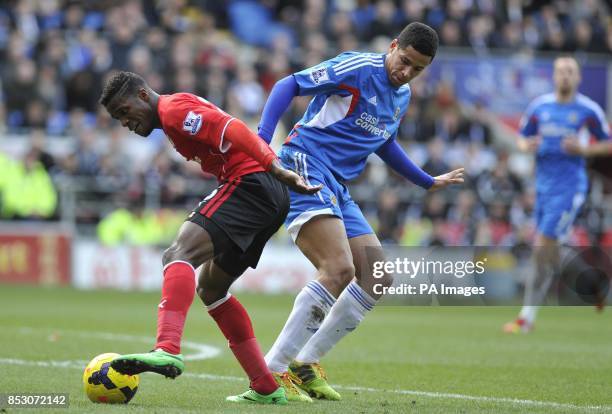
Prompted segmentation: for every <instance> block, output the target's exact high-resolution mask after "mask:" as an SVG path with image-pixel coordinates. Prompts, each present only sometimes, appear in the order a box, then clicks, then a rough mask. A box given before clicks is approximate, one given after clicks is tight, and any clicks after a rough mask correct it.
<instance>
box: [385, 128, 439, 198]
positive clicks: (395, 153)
mask: <svg viewBox="0 0 612 414" xmlns="http://www.w3.org/2000/svg"><path fill="white" fill-rule="evenodd" d="M376 155H378V156H379V157H380V158H381V159H382V160H383V161H384V162H385V163H386V164H387V165H388V166H389V167H391V168H393V170H394V171H396V172H397V173H398V174H400V175H401V176H402V177H404V178H405V179H407V180H409V181H411V182H413V183H415V184H416V185H418V186H419V187H422V188H424V189H426V190H428V189H429V188H431V186H432V185H434V178H433V177H432V176H431V175H429V174H427V173H426V172H425V171H423V170H422V169H421V168H419V166H418V165H416V164H415V163H413V162H412V161H411V160H410V158H408V155H406V153H405V152H404V150H403V148H402V147H401V146H400V144H398V143H397V141H395V139H389V140H388V141H387V142H385V143H384V144H383V145H382V146H381V147H380V148H379V149H377V150H376Z"/></svg>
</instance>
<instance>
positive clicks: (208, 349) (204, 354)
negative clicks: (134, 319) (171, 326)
mask: <svg viewBox="0 0 612 414" xmlns="http://www.w3.org/2000/svg"><path fill="white" fill-rule="evenodd" d="M41 331H42V330H41V329H32V328H28V327H23V328H20V329H19V331H18V332H19V333H22V334H34V333H37V332H41ZM50 333H60V334H65V335H70V336H76V337H79V338H98V339H103V340H108V341H124V342H142V343H145V344H148V345H151V344H153V343H155V338H151V337H147V336H136V335H127V334H116V333H111V332H93V331H91V332H87V331H73V330H67V329H58V330H54V331H52V332H50ZM181 346H182V347H184V348H190V349H192V350H195V353H190V354H187V353H186V354H185V355H184V357H185V361H199V360H202V359H210V358H215V357H217V356H219V355H221V349H219V348H217V347H216V346H212V345H206V344H201V343H198V342H193V341H183V342H182V343H181Z"/></svg>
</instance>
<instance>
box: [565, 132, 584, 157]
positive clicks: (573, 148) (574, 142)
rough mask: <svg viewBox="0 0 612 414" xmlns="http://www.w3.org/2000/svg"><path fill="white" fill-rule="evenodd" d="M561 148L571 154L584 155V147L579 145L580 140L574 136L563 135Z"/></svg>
mask: <svg viewBox="0 0 612 414" xmlns="http://www.w3.org/2000/svg"><path fill="white" fill-rule="evenodd" d="M561 148H563V151H565V152H567V153H568V154H571V155H581V156H584V155H585V150H586V148H585V147H584V146H582V145H580V141H578V138H576V137H575V136H569V137H565V139H563V141H561Z"/></svg>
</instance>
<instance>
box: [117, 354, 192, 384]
mask: <svg viewBox="0 0 612 414" xmlns="http://www.w3.org/2000/svg"><path fill="white" fill-rule="evenodd" d="M111 367H112V368H113V369H114V370H115V371H117V372H120V373H122V374H125V375H136V374H140V373H141V372H155V373H158V374H161V375H163V376H165V377H167V378H172V379H174V378H176V377H178V376H179V375H181V374H182V373H183V371H184V370H185V364H184V363H183V355H181V354H177V355H175V354H170V353H168V352H166V351H164V350H161V349H156V350H155V351H151V352H147V353H144V354H129V355H121V356H119V357H117V358H115V359H113V360H112V361H111Z"/></svg>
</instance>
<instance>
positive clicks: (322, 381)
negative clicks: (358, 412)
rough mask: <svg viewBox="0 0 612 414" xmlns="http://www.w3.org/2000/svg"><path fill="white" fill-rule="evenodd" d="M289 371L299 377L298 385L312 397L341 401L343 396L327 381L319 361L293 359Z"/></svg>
mask: <svg viewBox="0 0 612 414" xmlns="http://www.w3.org/2000/svg"><path fill="white" fill-rule="evenodd" d="M289 372H291V373H292V374H293V375H295V376H296V377H298V378H299V379H300V381H299V382H298V383H297V386H298V387H300V388H301V389H302V390H304V391H306V392H307V393H308V395H310V396H311V397H314V398H317V399H320V400H331V401H340V400H341V399H342V397H341V396H340V394H338V392H337V391H336V390H334V389H333V388H332V387H331V386H330V385H329V384H328V383H327V375H325V371H323V367H321V365H319V364H318V363H314V364H302V363H300V362H297V361H293V362H292V363H291V365H289Z"/></svg>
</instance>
